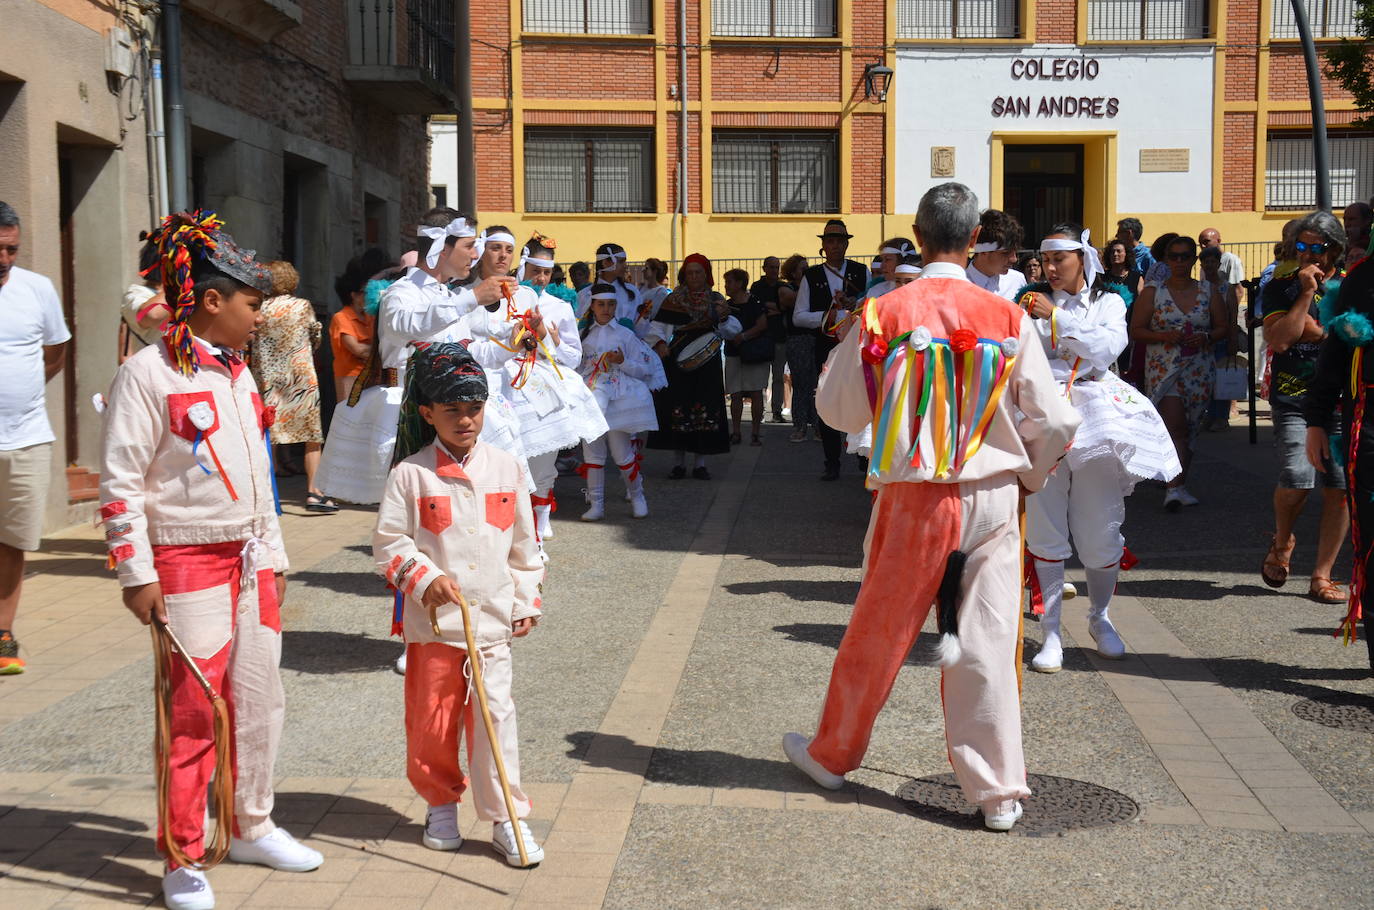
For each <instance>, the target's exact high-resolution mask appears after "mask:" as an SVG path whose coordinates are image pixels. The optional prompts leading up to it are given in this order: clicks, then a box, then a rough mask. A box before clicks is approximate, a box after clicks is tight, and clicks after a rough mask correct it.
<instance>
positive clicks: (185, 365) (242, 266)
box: [148, 209, 272, 376]
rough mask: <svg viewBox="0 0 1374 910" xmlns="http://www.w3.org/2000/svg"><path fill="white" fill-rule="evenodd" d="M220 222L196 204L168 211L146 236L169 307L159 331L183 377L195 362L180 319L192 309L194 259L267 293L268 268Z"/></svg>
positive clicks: (188, 331)
mask: <svg viewBox="0 0 1374 910" xmlns="http://www.w3.org/2000/svg"><path fill="white" fill-rule="evenodd" d="M223 226H224V222H223V221H222V220H220V218H219V217H218V216H216V215H215V213H214V212H208V211H204V210H201V209H197V210H196V211H195V212H177V213H175V214H172V215H168V216H167V217H166V218H164V219H163V220H162V224H161V225H159V226H158V228H157V230H155V231H153V232H152V234H150V235H149V237H148V239H149V240H151V241H153V242H154V243H155V244H157V251H158V258H159V259H160V260H161V262H162V287H163V289H164V294H165V296H166V299H167V304H168V306H170V307H171V308H172V318H171V319H169V320H168V321H167V325H166V327H165V328H164V329H163V330H162V333H163V338H164V339H166V342H167V348H168V350H169V351H170V352H171V355H172V359H173V360H175V361H176V365H177V369H179V370H180V371H181V373H182V375H184V376H192V375H194V374H195V372H196V367H197V365H196V356H195V349H194V343H193V341H192V339H191V328H190V326H188V325H187V324H186V320H187V319H189V318H190V316H191V311H192V310H194V309H195V308H196V297H195V286H196V279H195V271H196V266H197V264H200V263H204V264H206V265H209V266H210V267H211V268H213V269H215V270H216V271H218V272H220V273H221V274H224V275H226V276H228V277H230V278H233V279H234V280H236V281H240V282H242V283H243V284H246V285H248V286H249V287H251V288H255V289H256V290H259V291H261V292H262V293H264V294H270V293H271V292H272V273H271V272H269V271H268V270H267V267H266V266H264V265H263V264H262V263H260V262H258V261H257V260H256V259H254V258H253V257H254V252H253V251H252V250H247V249H243V248H242V247H240V246H239V245H238V244H236V243H234V238H233V237H231V236H229V234H227V233H225V232H224V231H222V230H220V228H222V227H223Z"/></svg>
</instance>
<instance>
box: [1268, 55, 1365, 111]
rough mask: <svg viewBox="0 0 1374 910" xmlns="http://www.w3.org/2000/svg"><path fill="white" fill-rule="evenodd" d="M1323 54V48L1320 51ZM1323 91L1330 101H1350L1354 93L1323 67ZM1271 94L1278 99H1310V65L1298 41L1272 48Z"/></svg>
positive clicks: (1270, 60)
mask: <svg viewBox="0 0 1374 910" xmlns="http://www.w3.org/2000/svg"><path fill="white" fill-rule="evenodd" d="M1318 52H1319V53H1320V51H1318ZM1322 94H1323V95H1324V96H1325V98H1326V100H1327V101H1334V100H1348V99H1349V98H1350V93H1349V92H1347V91H1346V90H1345V89H1344V88H1342V87H1341V86H1340V84H1339V83H1337V82H1335V81H1334V80H1332V79H1330V78H1329V77H1328V76H1327V75H1326V71H1325V67H1324V66H1323V67H1322ZM1269 97H1270V98H1272V99H1274V100H1275V101H1306V100H1307V99H1308V92H1307V67H1306V65H1305V64H1304V63H1303V57H1302V48H1301V47H1300V46H1298V45H1297V44H1296V43H1285V44H1273V45H1270V49H1269Z"/></svg>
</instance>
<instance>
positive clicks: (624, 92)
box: [521, 42, 695, 105]
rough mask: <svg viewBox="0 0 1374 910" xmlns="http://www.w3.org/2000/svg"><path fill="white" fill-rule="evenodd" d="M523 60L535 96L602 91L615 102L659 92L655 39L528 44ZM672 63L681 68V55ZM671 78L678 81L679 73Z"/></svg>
mask: <svg viewBox="0 0 1374 910" xmlns="http://www.w3.org/2000/svg"><path fill="white" fill-rule="evenodd" d="M521 60H522V63H523V65H522V67H521V69H522V71H523V73H524V87H525V96H526V97H529V98H598V97H599V98H605V99H607V101H608V104H609V105H614V103H615V102H616V101H618V100H634V101H651V100H653V97H654V49H653V47H652V46H649V45H636V44H625V43H619V42H616V43H611V42H608V43H605V44H601V45H595V44H592V43H587V44H584V43H581V42H578V43H563V42H557V43H553V42H550V43H541V44H526V45H525V46H524V49H523V52H522V54H521ZM671 69H672V72H673V73H674V74H676V72H677V69H676V61H674V65H673V67H671ZM669 81H672V82H676V81H677V79H676V75H674V77H673V78H672V79H670V80H669ZM694 97H695V96H694Z"/></svg>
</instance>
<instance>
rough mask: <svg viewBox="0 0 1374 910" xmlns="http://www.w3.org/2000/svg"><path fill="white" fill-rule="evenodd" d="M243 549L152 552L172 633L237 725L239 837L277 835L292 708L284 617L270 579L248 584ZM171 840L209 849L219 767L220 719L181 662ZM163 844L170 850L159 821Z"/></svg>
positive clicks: (189, 849)
mask: <svg viewBox="0 0 1374 910" xmlns="http://www.w3.org/2000/svg"><path fill="white" fill-rule="evenodd" d="M242 549H243V544H242V543H222V544H203V545H200V546H159V547H154V548H153V561H154V566H155V567H156V569H157V574H158V581H159V582H160V584H161V586H162V595H163V598H164V599H165V600H166V603H167V623H168V625H169V626H170V627H171V629H172V632H173V633H174V634H175V635H176V637H177V639H178V640H179V641H180V642H181V644H182V646H183V647H184V648H185V649H186V651H187V653H188V654H189V655H190V656H191V657H193V658H194V659H195V662H196V666H197V667H199V668H200V671H201V673H203V674H204V675H205V678H206V679H207V680H208V681H209V682H210V685H211V686H213V687H214V688H215V690H216V691H217V692H219V693H220V694H221V695H222V696H224V700H225V702H226V703H227V704H228V706H229V715H230V717H231V718H232V720H233V727H232V733H233V742H232V744H231V748H232V750H233V756H234V762H233V767H234V820H233V822H234V835H235V836H236V837H242V838H247V839H249V840H255V839H257V838H259V837H262V836H263V835H265V834H269V833H271V831H272V830H273V828H274V827H276V826H275V825H273V824H272V802H273V790H272V768H273V766H274V765H275V764H276V760H277V746H278V744H279V743H280V741H281V728H282V717H283V715H284V713H285V710H286V699H285V696H284V694H283V692H282V685H281V675H280V673H279V671H278V669H277V665H278V663H279V662H280V660H281V610H280V606H279V604H278V602H277V585H276V579H275V578H274V576H273V572H272V570H271V569H263V570H261V571H259V572H257V574H256V578H254V579H252V580H251V581H250V583H249V584H247V585H244V584H242V581H243V577H242V576H243V559H242V557H241V556H240V552H241V550H242ZM171 661H172V662H171V682H172V710H171V731H170V732H171V744H170V748H169V750H168V751H169V755H168V759H169V761H170V764H171V768H170V771H171V773H170V775H169V779H168V801H169V808H170V813H171V825H172V837H173V838H175V839H176V842H177V844H178V845H179V846H180V847H181V848H182V850H184V851H185V852H186V853H187V855H189V856H198V855H200V853H201V852H202V851H203V850H204V849H205V847H204V843H205V791H206V786H207V785H208V784H209V782H210V778H211V776H212V774H213V772H214V767H215V743H214V711H213V709H212V708H211V706H210V701H209V699H207V698H206V697H205V693H204V692H203V691H202V690H201V688H200V684H199V683H198V682H196V679H195V677H194V676H192V675H191V671H190V670H189V669H187V668H186V666H185V665H184V663H183V662H182V661H181V659H180V658H179V657H176V656H175V655H173V656H172V658H171ZM158 826H159V832H158V843H159V844H160V843H162V831H161V820H160V819H159V823H158Z"/></svg>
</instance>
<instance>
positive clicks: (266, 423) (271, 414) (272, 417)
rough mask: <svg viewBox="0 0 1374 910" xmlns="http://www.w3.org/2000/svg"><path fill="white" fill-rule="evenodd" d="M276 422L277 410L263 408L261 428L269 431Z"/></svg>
mask: <svg viewBox="0 0 1374 910" xmlns="http://www.w3.org/2000/svg"><path fill="white" fill-rule="evenodd" d="M276 422H277V409H276V408H263V409H262V428H263V429H264V430H270V429H272V425H273V424H275V423H276Z"/></svg>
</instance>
